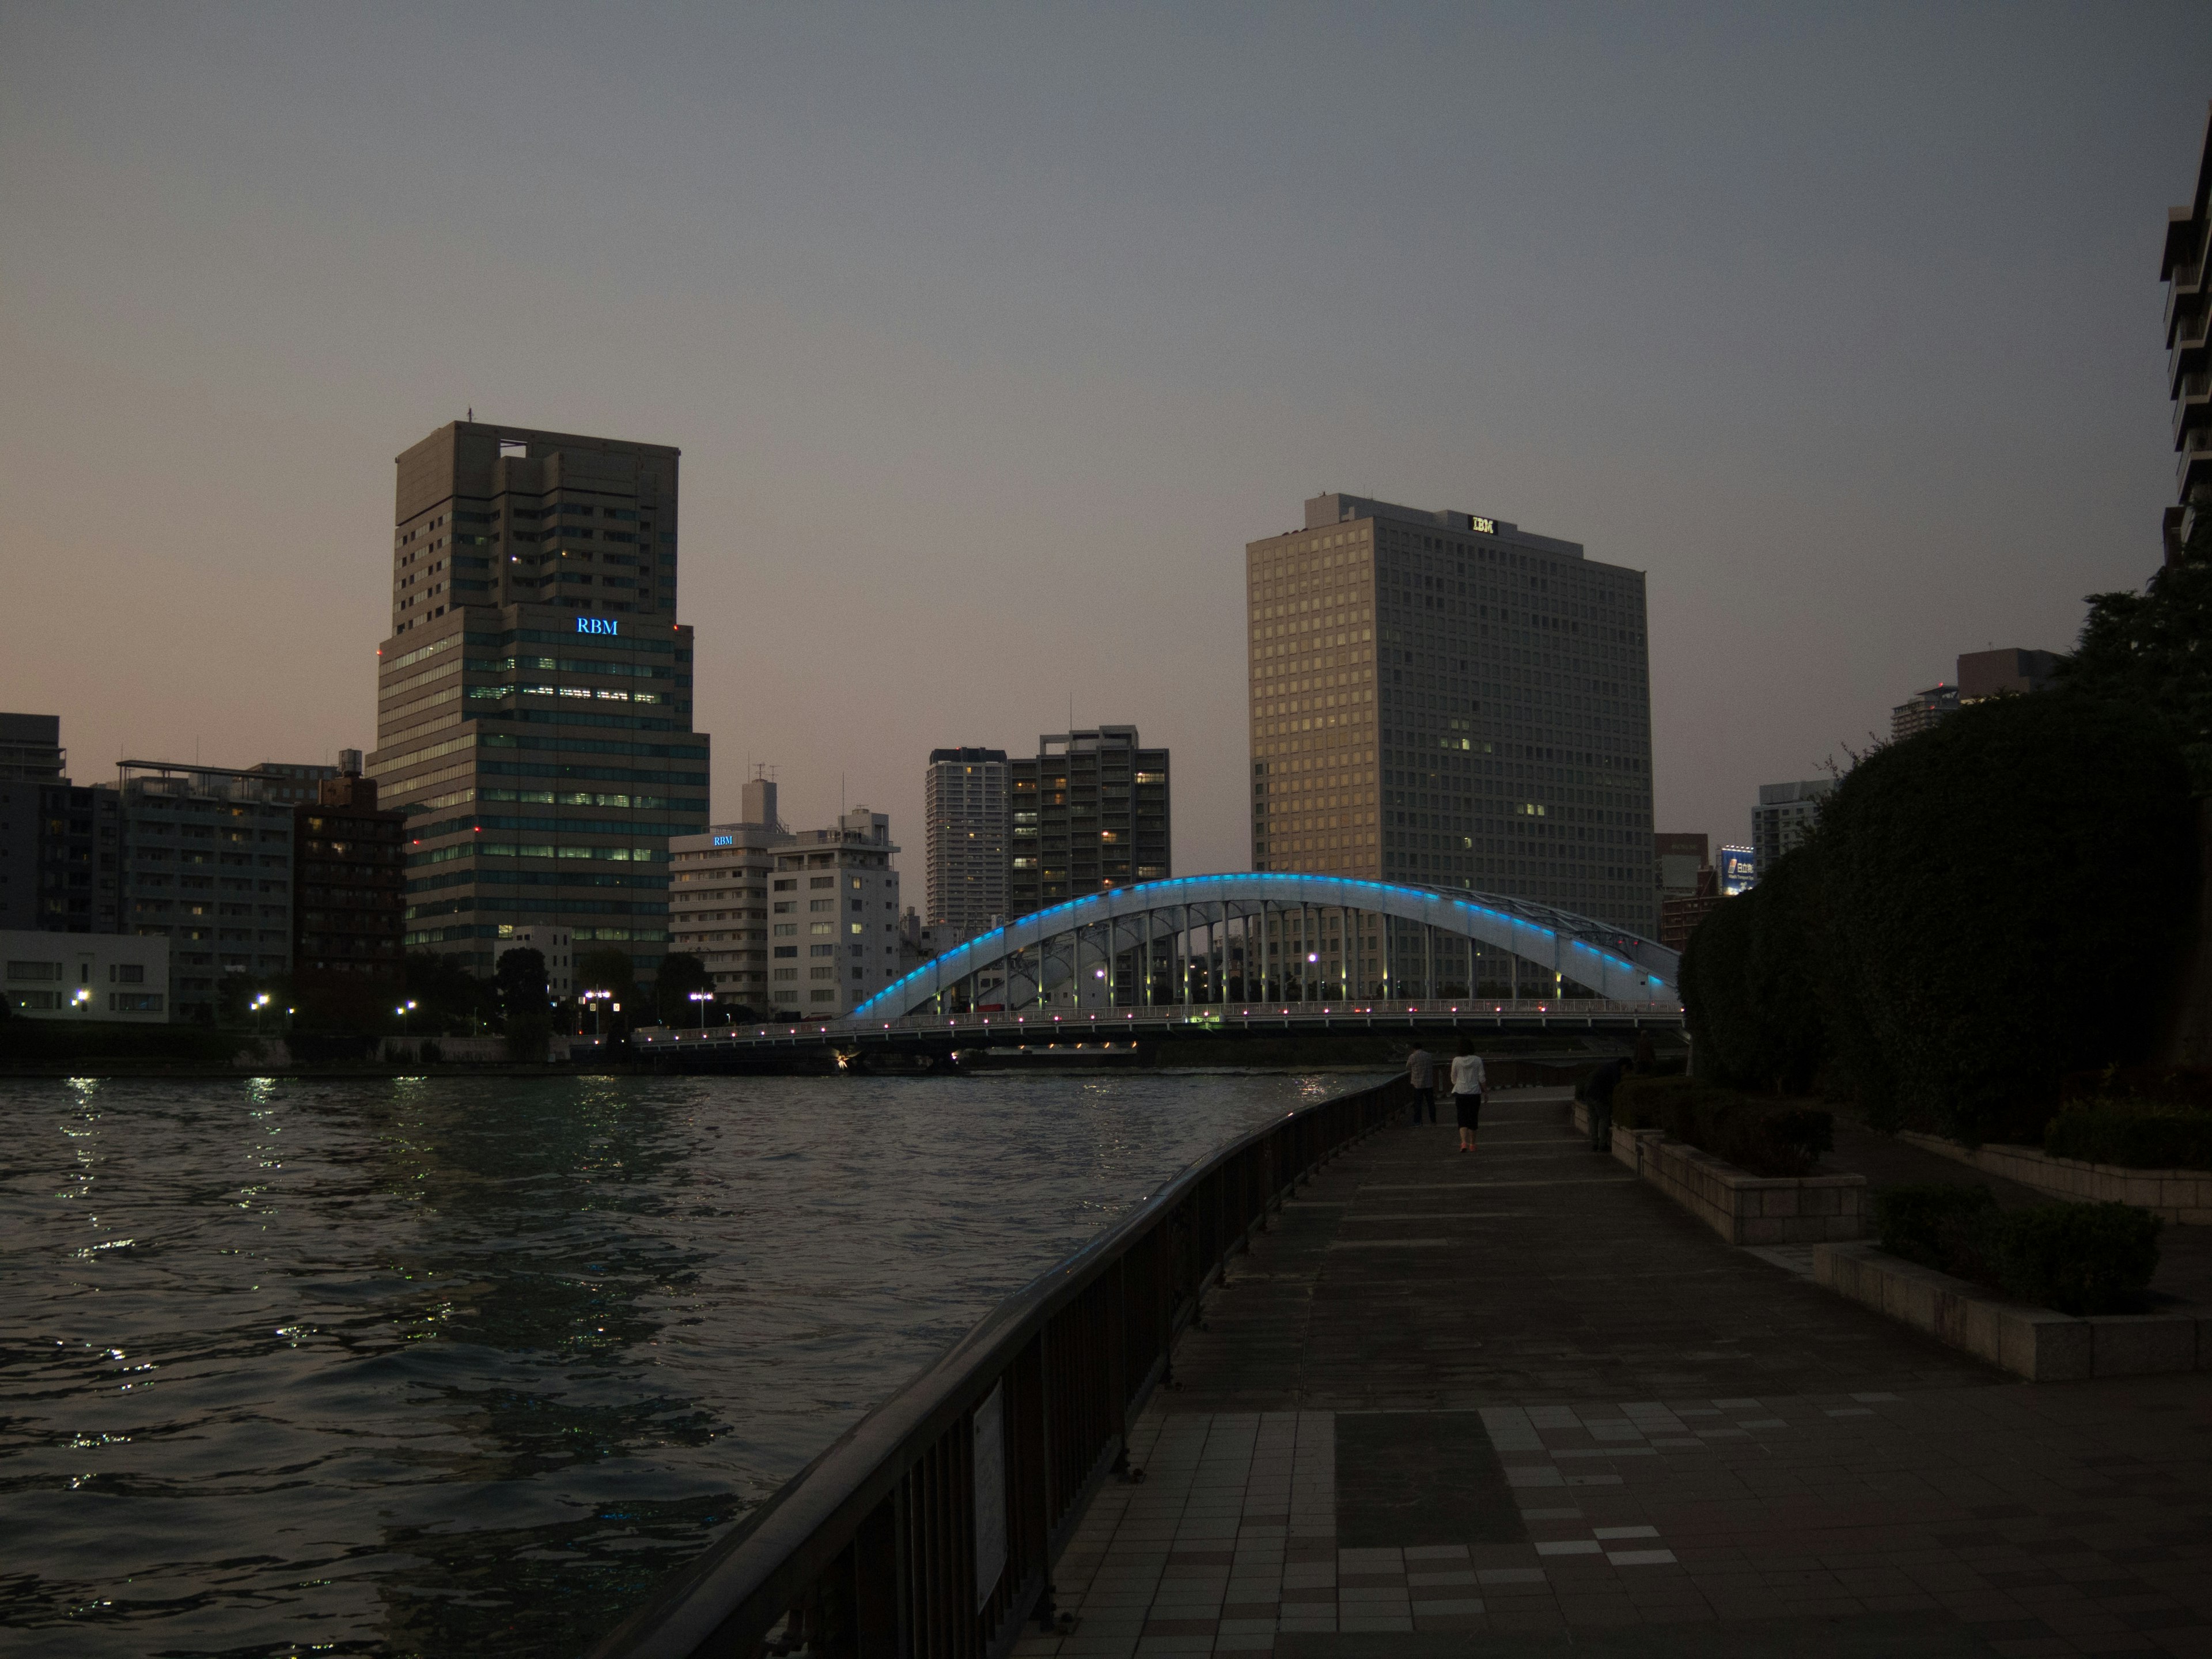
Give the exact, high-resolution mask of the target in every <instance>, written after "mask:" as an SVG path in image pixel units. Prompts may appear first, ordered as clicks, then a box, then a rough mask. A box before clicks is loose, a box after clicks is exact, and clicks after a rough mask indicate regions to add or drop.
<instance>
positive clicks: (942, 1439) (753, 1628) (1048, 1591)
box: [593, 1078, 1409, 1659]
mask: <svg viewBox="0 0 2212 1659" xmlns="http://www.w3.org/2000/svg"><path fill="white" fill-rule="evenodd" d="M1408 1093H1409V1090H1408V1087H1407V1083H1406V1081H1405V1079H1402V1078H1399V1079H1391V1080H1389V1081H1388V1082H1385V1083H1383V1084H1380V1085H1376V1086H1375V1087H1372V1088H1369V1089H1363V1090H1358V1091H1353V1092H1352V1093H1349V1094H1345V1095H1340V1096H1337V1097H1334V1098H1333V1099H1330V1100H1325V1101H1322V1102H1321V1103H1319V1104H1317V1105H1314V1106H1310V1107H1307V1108H1305V1109H1303V1110H1300V1111H1297V1112H1292V1113H1290V1114H1288V1115H1285V1117H1283V1118H1282V1119H1280V1120H1279V1121H1276V1122H1274V1123H1271V1124H1269V1125H1267V1127H1263V1128H1260V1129H1255V1130H1254V1131H1253V1132H1252V1133H1249V1134H1247V1135H1244V1136H1243V1137H1242V1138H1241V1139H1237V1140H1235V1141H1232V1142H1231V1143H1230V1144H1229V1145H1228V1146H1224V1147H1222V1148H1221V1149H1219V1150H1218V1151H1217V1152H1213V1153H1212V1154H1211V1155H1210V1156H1208V1157H1206V1158H1201V1159H1200V1160H1199V1161H1197V1162H1196V1163H1194V1164H1191V1165H1190V1166H1189V1167H1188V1168H1187V1169H1185V1170H1183V1171H1182V1173H1181V1174H1180V1175H1177V1176H1176V1177H1175V1178H1174V1179H1173V1180H1171V1181H1170V1182H1168V1183H1167V1184H1166V1185H1165V1186H1164V1187H1162V1188H1160V1189H1159V1191H1158V1192H1157V1193H1154V1194H1152V1196H1151V1197H1150V1198H1148V1199H1146V1200H1145V1201H1144V1202H1143V1203H1142V1204H1141V1205H1139V1206H1138V1208H1137V1209H1136V1210H1135V1211H1134V1212H1132V1213H1131V1214H1130V1215H1128V1216H1127V1217H1125V1218H1123V1219H1122V1220H1121V1221H1120V1222H1118V1223H1117V1224H1115V1225H1114V1226H1112V1227H1110V1228H1109V1229H1108V1230H1107V1231H1105V1232H1103V1233H1102V1234H1100V1235H1099V1236H1098V1237H1097V1238H1094V1239H1092V1240H1091V1242H1090V1243H1088V1244H1086V1245H1085V1246H1084V1247H1083V1248H1082V1249H1079V1250H1078V1251H1077V1252H1076V1253H1075V1254H1074V1255H1071V1256H1069V1257H1068V1258H1067V1259H1066V1260H1065V1261H1061V1262H1060V1264H1059V1265H1058V1266H1057V1267H1053V1268H1051V1269H1050V1270H1049V1271H1048V1272H1046V1273H1042V1274H1041V1275H1040V1276H1039V1277H1037V1278H1036V1279H1034V1280H1032V1281H1031V1282H1030V1284H1029V1285H1027V1286H1026V1287H1025V1288H1024V1289H1023V1290H1021V1291H1017V1292H1016V1293H1015V1294H1014V1295H1012V1296H1011V1297H1007V1298H1006V1300H1005V1301H1004V1302H1001V1303H1000V1304H999V1305H998V1306H997V1307H996V1308H994V1309H993V1310H991V1312H990V1313H988V1314H987V1315H986V1316H984V1317H983V1319H982V1320H981V1322H978V1323H977V1324H976V1325H975V1328H973V1329H971V1330H970V1331H969V1333H968V1334H966V1335H965V1336H963V1337H962V1338H961V1339H960V1340H959V1341H957V1342H956V1343H955V1344H953V1346H951V1348H950V1349H949V1350H947V1351H946V1352H945V1354H944V1355H942V1356H941V1357H940V1358H938V1359H936V1360H935V1361H933V1362H932V1363H931V1364H928V1365H927V1366H925V1367H924V1368H923V1370H921V1373H920V1374H919V1375H918V1376H915V1378H914V1379H913V1380H912V1381H911V1382H909V1383H907V1384H906V1386H905V1387H904V1388H902V1389H899V1391H898V1392H897V1393H896V1394H894V1395H891V1396H890V1399H888V1400H886V1401H884V1402H883V1404H881V1405H880V1406H878V1407H876V1408H875V1410H873V1411H872V1412H870V1413H868V1415H867V1416H866V1417H865V1418H863V1419H861V1420H860V1422H859V1423H858V1424H856V1425H854V1426H853V1427H852V1428H851V1429H849V1430H848V1431H846V1432H845V1433H844V1434H843V1435H842V1436H841V1437H839V1438H838V1439H837V1441H836V1443H834V1444H833V1445H831V1446H830V1447H829V1449H828V1450H826V1451H824V1452H823V1454H822V1455H820V1456H818V1457H817V1458H816V1459H815V1460H814V1461H813V1462H811V1463H809V1464H808V1465H807V1466H806V1467H805V1468H804V1469H802V1470H800V1471H799V1474H796V1475H794V1476H793V1477H792V1479H791V1480H788V1481H787V1482H785V1484H784V1486H783V1487H782V1489H781V1491H779V1492H777V1493H776V1494H775V1497H773V1498H770V1499H769V1501H768V1502H767V1503H766V1504H763V1506H762V1507H761V1508H760V1509H758V1510H755V1511H754V1512H753V1514H752V1515H751V1516H749V1517H748V1518H747V1519H746V1521H745V1522H744V1524H742V1525H741V1526H739V1527H738V1529H737V1530H736V1531H735V1532H733V1533H732V1534H730V1535H729V1536H728V1537H726V1538H725V1539H722V1540H721V1541H719V1542H717V1543H716V1544H715V1545H714V1547H712V1548H710V1549H708V1551H707V1552H706V1553H704V1554H702V1556H700V1557H699V1559H697V1560H696V1561H694V1562H692V1563H691V1564H690V1565H689V1566H687V1567H685V1568H684V1569H682V1570H681V1571H678V1573H677V1574H676V1575H675V1576H674V1577H671V1579H670V1580H669V1581H668V1582H667V1583H665V1585H663V1586H662V1588H661V1589H660V1590H659V1592H658V1593H656V1594H655V1595H654V1596H653V1599H652V1600H651V1601H648V1602H647V1604H646V1605H645V1606H644V1607H641V1608H640V1609H639V1610H638V1611H637V1612H636V1613H633V1614H632V1615H631V1616H630V1617H629V1619H628V1620H624V1621H623V1624H622V1625H621V1626H619V1627H618V1628H617V1629H616V1630H615V1631H614V1632H613V1633H612V1634H611V1635H610V1636H608V1637H607V1638H606V1639H605V1641H603V1642H602V1643H600V1644H599V1646H598V1647H597V1648H596V1649H594V1650H593V1656H594V1659H695V1656H696V1659H703V1656H706V1655H709V1654H713V1655H718V1656H719V1655H738V1656H745V1659H753V1656H757V1655H758V1654H759V1653H760V1652H761V1650H762V1644H763V1642H764V1641H765V1640H766V1638H768V1637H769V1634H770V1632H773V1631H775V1629H776V1628H777V1626H779V1625H783V1624H784V1623H785V1621H786V1620H789V1623H788V1625H787V1626H786V1640H787V1643H789V1644H792V1645H796V1644H800V1643H803V1644H805V1646H806V1647H807V1648H808V1649H809V1650H811V1652H812V1653H814V1654H816V1655H817V1656H822V1659H830V1656H836V1659H894V1656H896V1659H998V1656H1002V1655H1004V1654H1005V1653H1006V1651H1008V1650H1010V1649H1011V1648H1012V1645H1013V1642H1014V1638H1015V1637H1016V1635H1017V1634H1018V1632H1019V1631H1020V1628H1021V1626H1022V1622H1023V1620H1024V1619H1027V1618H1029V1617H1030V1616H1032V1615H1035V1616H1036V1617H1037V1618H1039V1619H1040V1620H1042V1622H1043V1623H1045V1624H1047V1625H1049V1624H1050V1622H1051V1620H1052V1619H1053V1617H1054V1607H1053V1601H1052V1584H1051V1569H1052V1563H1053V1561H1054V1559H1056V1558H1057V1556H1058V1554H1059V1553H1060V1549H1061V1547H1064V1545H1065V1544H1066V1541H1067V1538H1068V1536H1069V1535H1070V1534H1072V1533H1073V1529H1074V1527H1075V1524H1076V1522H1077V1521H1078V1520H1079V1518H1080V1516H1081V1515H1082V1510H1083V1506H1084V1504H1085V1502H1086V1501H1087V1500H1088V1498H1090V1495H1091V1492H1092V1491H1093V1490H1095V1488H1096V1487H1097V1485H1098V1483H1099V1482H1100V1481H1102V1480H1104V1479H1105V1478H1106V1477H1107V1475H1108V1474H1109V1472H1111V1471H1112V1470H1114V1469H1115V1468H1117V1467H1118V1468H1121V1469H1123V1470H1125V1471H1126V1469H1127V1431H1128V1427H1129V1424H1130V1422H1131V1421H1132V1419H1133V1418H1134V1417H1135V1415H1136V1413H1138V1412H1139V1410H1140V1409H1141V1408H1142V1407H1143V1406H1144V1403H1145V1401H1146V1398H1147V1397H1148V1396H1149V1395H1151V1393H1152V1389H1153V1388H1154V1387H1155V1386H1157V1385H1158V1383H1160V1382H1161V1381H1163V1380H1165V1379H1169V1378H1170V1377H1171V1376H1172V1366H1173V1354H1172V1350H1173V1346H1174V1342H1175V1339H1176V1335H1177V1334H1179V1333H1180V1332H1181V1331H1182V1328H1184V1326H1186V1325H1187V1324H1188V1323H1189V1322H1190V1321H1191V1320H1192V1319H1194V1318H1195V1317H1196V1316H1197V1311H1198V1306H1199V1301H1200V1297H1202V1296H1203V1295H1204V1294H1205V1293H1206V1290H1207V1289H1208V1288H1210V1287H1211V1286H1212V1285H1213V1284H1215V1283H1216V1282H1217V1281H1218V1279H1219V1277H1220V1275H1221V1273H1222V1270H1223V1267H1224V1266H1225V1263H1226V1261H1227V1259H1228V1257H1229V1256H1230V1255H1232V1254H1233V1253H1235V1252H1236V1251H1237V1249H1241V1248H1243V1246H1244V1245H1245V1243H1246V1242H1247V1241H1248V1240H1249V1237H1250V1236H1251V1234H1252V1233H1253V1232H1254V1231H1255V1230H1260V1229H1264V1228H1265V1227H1266V1225H1267V1214H1268V1212H1269V1211H1270V1210H1271V1209H1276V1208H1279V1207H1280V1205H1281V1202H1282V1200H1283V1199H1284V1198H1285V1196H1287V1195H1288V1194H1289V1193H1290V1192H1291V1190H1292V1189H1293V1188H1295V1187H1296V1186H1297V1183H1298V1182H1301V1181H1303V1180H1304V1179H1305V1178H1306V1177H1307V1176H1310V1174H1311V1173H1312V1171H1313V1170H1315V1169H1316V1168H1317V1167H1318V1166H1319V1165H1320V1164H1322V1163H1323V1162H1325V1161H1326V1160H1327V1159H1328V1158H1331V1157H1333V1156H1334V1155H1335V1154H1336V1153H1337V1152H1340V1151H1342V1150H1343V1149H1344V1148H1345V1147H1346V1146H1350V1145H1351V1144H1352V1142H1354V1141H1356V1140H1358V1139H1360V1138H1362V1137H1363V1136H1364V1135H1366V1134H1368V1133H1370V1132H1371V1131H1373V1130H1374V1129H1376V1128H1378V1127H1381V1126H1382V1125H1383V1123H1385V1122H1388V1121H1389V1120H1390V1119H1391V1118H1392V1117H1393V1116H1395V1115H1396V1114H1397V1113H1398V1112H1399V1111H1401V1109H1403V1108H1404V1106H1405V1104H1406V1102H1407V1096H1408ZM991 1402H996V1410H995V1411H994V1413H991V1414H990V1415H988V1416H987V1417H986V1419H985V1422H986V1425H987V1424H988V1423H989V1422H991V1421H997V1422H999V1423H1000V1424H1001V1425H1003V1426H1002V1429H1001V1436H1002V1438H1001V1440H1000V1443H999V1445H998V1446H997V1447H996V1448H995V1450H996V1451H997V1453H998V1455H997V1456H996V1457H995V1458H994V1457H993V1456H991V1455H988V1454H989V1453H990V1452H991V1451H992V1450H994V1448H993V1447H992V1446H991V1445H990V1444H989V1443H988V1441H987V1439H986V1442H985V1443H984V1445H983V1447H982V1448H981V1453H982V1454H983V1455H980V1456H979V1447H978V1445H977V1413H978V1408H979V1407H985V1406H987V1404H989V1403H991ZM978 1468H982V1469H984V1470H990V1469H993V1468H995V1469H997V1470H999V1471H1000V1472H1001V1474H1000V1480H1001V1482H1002V1484H1001V1486H1000V1491H999V1492H997V1494H996V1497H997V1502H996V1503H995V1504H994V1503H993V1502H992V1494H991V1492H990V1490H989V1488H988V1487H985V1488H984V1489H983V1492H982V1495H981V1496H982V1501H981V1503H980V1504H979V1502H978V1490H977V1486H976V1482H975V1474H976V1471H977V1469H978ZM994 1540H999V1541H1003V1561H1004V1566H1003V1571H1000V1572H999V1573H998V1574H997V1575H996V1577H993V1576H992V1575H991V1572H990V1568H989V1558H988V1557H985V1558H984V1565H983V1569H982V1571H980V1572H979V1571H978V1559H979V1552H981V1551H984V1550H986V1549H987V1548H988V1547H989V1546H990V1544H991V1543H992V1541H994ZM986 1580H987V1581H988V1582H984V1581H986Z"/></svg>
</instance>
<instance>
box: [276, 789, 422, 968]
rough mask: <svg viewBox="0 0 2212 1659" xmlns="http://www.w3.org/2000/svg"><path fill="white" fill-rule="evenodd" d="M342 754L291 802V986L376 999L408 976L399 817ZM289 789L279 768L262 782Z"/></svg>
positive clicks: (283, 791) (285, 792) (282, 793)
mask: <svg viewBox="0 0 2212 1659" xmlns="http://www.w3.org/2000/svg"><path fill="white" fill-rule="evenodd" d="M340 762H341V763H340V769H339V770H338V774H337V776H335V777H330V778H325V779H322V780H320V781H319V782H318V783H317V785H316V799H315V800H314V802H313V804H312V805H309V804H307V803H304V802H302V803H298V804H295V805H294V806H293V808H292V849H293V853H292V987H293V989H294V991H295V993H296V994H298V995H300V996H301V997H303V998H305V997H308V996H316V995H319V996H321V997H324V998H326V999H328V1000H331V1001H333V1002H335V1003H337V1004H341V1005H344V1004H353V1005H359V1006H362V1007H364V1008H366V1007H370V1006H377V1007H380V1006H383V1005H384V1003H385V1001H386V999H387V997H389V996H390V995H392V994H397V993H398V991H399V990H400V989H401V988H402V987H404V984H405V982H406V978H405V964H404V961H403V959H402V957H401V953H400V947H399V939H400V934H401V933H402V931H403V927H404V924H403V921H402V917H403V916H404V913H405V910H406V906H407V900H406V872H405V870H404V866H402V864H401V861H400V860H401V852H400V836H401V829H400V826H401V824H402V823H404V816H403V815H402V814H400V813H398V812H396V811H390V810H388V809H385V808H380V807H379V806H378V805H377V804H376V780H375V779H374V778H368V777H363V776H362V775H361V750H358V749H348V750H343V751H342V754H341V757H340ZM255 770H256V771H259V772H266V771H267V769H266V768H260V767H257V768H256V769H255ZM295 787H296V780H293V779H290V778H289V777H285V776H283V775H277V776H276V777H273V778H271V779H270V781H269V782H268V783H267V784H264V788H266V789H268V790H270V792H271V793H277V794H279V796H280V799H281V798H282V797H283V796H289V794H291V793H293V791H294V789H295Z"/></svg>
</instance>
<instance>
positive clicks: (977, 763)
mask: <svg viewBox="0 0 2212 1659" xmlns="http://www.w3.org/2000/svg"><path fill="white" fill-rule="evenodd" d="M921 808H922V830H923V841H922V856H923V858H924V859H925V860H927V863H926V864H925V865H924V866H923V869H922V891H923V903H924V907H925V908H926V909H927V912H928V914H927V915H926V916H925V917H924V918H923V920H924V921H925V922H926V923H927V925H928V926H930V927H939V926H943V925H945V924H950V925H951V926H953V927H959V928H963V929H965V930H967V931H968V932H969V933H981V932H982V931H984V930H985V929H987V928H989V927H995V926H996V925H997V924H998V922H999V921H1000V920H1001V919H1002V918H1004V916H1005V915H1006V750H1003V749H933V750H930V751H929V770H928V771H927V773H925V774H924V775H923V776H922V786H921Z"/></svg>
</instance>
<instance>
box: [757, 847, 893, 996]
mask: <svg viewBox="0 0 2212 1659" xmlns="http://www.w3.org/2000/svg"><path fill="white" fill-rule="evenodd" d="M898 850H899V849H898V848H896V847H894V846H893V845H892V844H891V838H890V818H888V817H885V816H884V814H883V813H881V812H871V811H868V809H867V808H866V807H865V806H856V807H854V809H853V810H852V811H849V812H848V813H846V814H845V816H844V817H842V818H841V819H839V820H838V821H837V823H836V824H835V825H833V826H832V827H831V828H829V829H809V830H802V831H801V832H799V834H798V835H795V836H792V837H791V839H790V840H789V841H788V842H786V843H784V844H783V845H781V846H780V847H777V848H775V849H774V850H773V852H772V853H771V854H770V856H771V857H772V858H773V859H774V860H775V866H774V867H773V869H772V870H771V871H770V872H769V906H768V908H769V1005H770V1008H771V1012H778V1013H790V1014H793V1015H805V1017H806V1018H810V1019H812V1018H832V1017H834V1016H836V1015H839V1014H844V1013H849V1012H851V1011H852V1010H853V1009H854V1007H856V1006H859V1005H860V1003H863V1002H865V1001H866V1000H868V999H869V998H870V997H872V996H873V995H875V994H876V993H877V992H878V991H880V990H882V989H883V988H884V987H885V986H887V985H889V984H890V982H891V981H893V980H894V979H896V978H897V977H898V971H899V965H898V964H899V939H898V915H899V872H897V871H896V869H895V868H893V867H892V865H891V860H892V858H893V857H894V856H896V854H897V852H898Z"/></svg>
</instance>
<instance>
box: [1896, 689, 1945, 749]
mask: <svg viewBox="0 0 2212 1659" xmlns="http://www.w3.org/2000/svg"><path fill="white" fill-rule="evenodd" d="M1958 712H1959V688H1958V687H1957V686H1955V685H1942V684H1937V685H1931V686H1929V688H1928V689H1927V690H1925V691H1915V692H1914V693H1913V694H1912V695H1911V696H1910V697H1908V698H1906V699H1905V701H1904V702H1901V703H1899V704H1898V705H1897V707H1896V708H1893V709H1891V710H1890V711H1889V740H1890V741H1891V742H1892V743H1903V742H1904V741H1905V739H1906V738H1913V737H1917V736H1919V735H1920V733H1922V732H1926V731H1929V730H1932V729H1933V728H1934V727H1935V726H1938V725H1940V724H1941V723H1942V721H1944V720H1948V719H1949V718H1950V717H1951V716H1952V715H1954V714H1957V713H1958Z"/></svg>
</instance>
